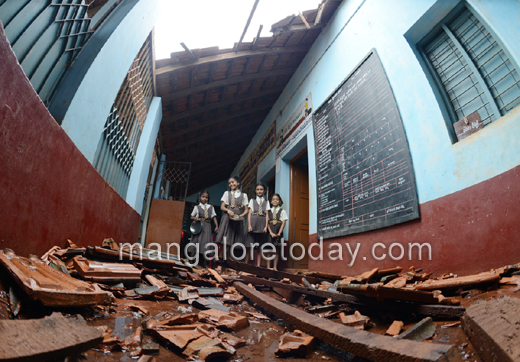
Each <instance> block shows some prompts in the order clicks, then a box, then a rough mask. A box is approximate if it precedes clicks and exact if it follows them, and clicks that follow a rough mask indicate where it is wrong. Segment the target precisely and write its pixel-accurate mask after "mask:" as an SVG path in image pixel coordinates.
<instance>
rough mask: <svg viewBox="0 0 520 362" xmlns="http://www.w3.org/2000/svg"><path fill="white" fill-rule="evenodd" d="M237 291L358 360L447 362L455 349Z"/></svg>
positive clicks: (239, 286) (245, 288)
mask: <svg viewBox="0 0 520 362" xmlns="http://www.w3.org/2000/svg"><path fill="white" fill-rule="evenodd" d="M234 286H235V288H236V289H237V290H238V291H239V292H240V293H242V294H243V295H244V296H245V297H246V298H248V299H250V300H251V301H252V302H254V303H255V304H257V305H258V306H260V307H261V308H263V309H264V310H266V311H267V312H269V313H271V314H274V315H275V316H276V317H278V318H280V319H282V320H283V321H284V322H286V323H289V324H291V325H293V326H294V327H295V328H297V329H299V330H301V331H303V332H305V333H309V334H310V335H312V336H314V337H316V338H319V339H320V340H322V341H324V342H325V343H329V344H331V345H333V346H335V347H337V348H340V349H342V350H344V351H347V352H350V353H352V354H353V355H355V356H359V357H362V358H366V359H368V360H370V361H375V362H434V361H435V362H437V361H439V362H440V361H447V360H448V358H447V355H448V352H449V351H450V350H452V349H453V345H451V344H437V343H422V342H416V341H410V340H406V339H395V338H393V337H389V336H382V335H379V334H376V333H370V332H367V331H360V330H357V329H355V328H352V327H347V326H344V325H342V324H339V323H336V322H333V321H331V320H328V319H326V318H320V317H318V316H315V315H312V314H309V313H306V312H304V311H302V310H300V309H297V308H295V307H292V306H290V305H287V304H285V303H283V302H281V301H278V300H276V299H274V298H271V297H268V296H267V295H265V294H264V293H262V292H260V291H257V290H254V289H253V288H250V287H248V286H246V285H245V284H243V283H240V282H236V283H234Z"/></svg>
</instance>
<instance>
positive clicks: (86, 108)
mask: <svg viewBox="0 0 520 362" xmlns="http://www.w3.org/2000/svg"><path fill="white" fill-rule="evenodd" d="M159 11H160V8H159V2H157V1H156V0H140V1H138V3H137V4H135V6H133V7H132V9H131V10H130V11H129V12H128V14H127V15H126V17H125V18H124V19H123V20H122V21H121V23H120V24H119V26H118V27H117V28H116V29H115V30H114V31H113V33H112V34H111V35H110V37H109V38H108V40H107V41H106V43H105V44H104V46H103V48H102V49H101V50H100V51H99V53H98V54H97V56H96V58H95V59H94V61H93V62H92V63H91V65H90V67H89V68H88V71H87V72H86V74H85V76H84V77H83V79H82V80H81V84H80V86H79V88H78V89H77V90H76V92H75V95H74V97H73V98H72V100H71V103H70V106H69V107H68V109H67V111H66V113H65V115H64V117H63V120H62V123H61V125H62V128H63V130H64V131H65V132H67V134H68V135H69V137H70V138H71V139H72V141H73V142H74V144H75V145H76V147H78V148H79V150H80V151H81V152H82V153H83V155H84V156H85V157H86V158H87V159H88V160H89V161H90V163H92V162H93V160H94V156H95V153H96V149H97V146H98V142H99V138H100V135H101V133H102V131H103V126H104V125H105V122H106V119H107V116H108V114H109V112H110V107H111V106H112V104H113V103H114V100H115V98H116V95H117V92H118V91H119V88H120V87H121V83H122V82H123V80H124V78H125V76H126V73H127V72H128V69H129V68H130V65H131V64H132V62H133V60H134V58H135V56H136V54H137V52H138V51H139V49H140V48H141V47H142V45H143V43H144V41H145V39H146V37H147V36H148V35H149V34H150V32H151V31H152V29H153V26H154V24H155V22H156V21H157V18H158V16H159ZM93 39H94V38H92V39H91V40H93ZM80 57H81V54H80Z"/></svg>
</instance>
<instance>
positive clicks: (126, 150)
mask: <svg viewBox="0 0 520 362" xmlns="http://www.w3.org/2000/svg"><path fill="white" fill-rule="evenodd" d="M151 36H152V35H151V34H150V36H149V37H148V38H147V40H146V41H145V43H144V45H143V47H142V48H141V50H140V51H139V53H138V54H137V56H136V58H135V59H134V61H133V63H132V66H131V67H130V70H129V71H128V73H127V75H126V77H125V80H124V81H123V85H122V86H121V88H120V90H119V93H118V95H117V97H116V100H115V101H114V104H113V105H112V109H111V110H110V114H109V115H108V117H107V120H106V122H105V127H104V129H103V134H102V135H101V140H100V142H99V146H98V150H97V152H96V156H95V158H94V163H93V165H94V167H95V168H96V170H97V171H98V172H99V174H100V175H101V176H103V178H104V179H105V180H106V181H107V182H108V183H109V184H110V186H112V187H113V188H115V189H116V191H117V193H118V194H119V195H121V197H123V198H124V197H126V191H127V189H128V182H129V181H130V175H131V173H132V168H133V165H134V159H135V155H136V152H137V147H138V145H139V139H140V138H141V132H142V130H143V127H144V123H145V121H146V117H147V115H148V109H149V108H150V104H151V102H152V98H153V79H152V65H153V64H152V62H153V58H152V50H151V46H152V40H151Z"/></svg>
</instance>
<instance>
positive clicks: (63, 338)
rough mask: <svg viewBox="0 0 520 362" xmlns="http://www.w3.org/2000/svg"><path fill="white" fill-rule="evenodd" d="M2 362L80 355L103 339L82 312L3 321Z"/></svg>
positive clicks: (0, 330)
mask: <svg viewBox="0 0 520 362" xmlns="http://www.w3.org/2000/svg"><path fill="white" fill-rule="evenodd" d="M0 341H2V342H1V343H0V361H38V362H39V361H44V360H48V359H51V358H58V357H66V356H68V355H77V354H80V353H82V352H84V351H87V350H89V349H90V348H92V347H94V346H96V345H97V344H99V343H100V342H102V341H103V335H102V334H101V332H100V331H98V330H97V329H96V328H94V327H89V326H88V325H87V323H86V322H85V320H84V319H83V317H81V316H80V315H77V316H74V317H70V318H65V317H64V316H63V315H62V314H61V313H53V314H52V315H51V316H50V317H45V318H43V319H28V320H2V321H0Z"/></svg>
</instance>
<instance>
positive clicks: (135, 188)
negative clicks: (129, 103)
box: [126, 97, 162, 214]
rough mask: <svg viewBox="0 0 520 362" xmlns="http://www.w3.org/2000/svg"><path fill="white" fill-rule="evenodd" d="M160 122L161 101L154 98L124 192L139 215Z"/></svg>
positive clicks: (127, 200)
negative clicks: (126, 188)
mask: <svg viewBox="0 0 520 362" xmlns="http://www.w3.org/2000/svg"><path fill="white" fill-rule="evenodd" d="M161 120H162V101H161V98H159V97H154V98H153V99H152V103H151V104H150V108H149V109H148V116H147V117H146V122H145V123H144V127H143V131H142V133H141V138H140V140H139V146H138V147H137V152H136V155H135V160H134V167H133V168H132V174H131V175H130V181H129V183H128V190H127V192H126V202H128V204H129V205H130V206H132V207H133V208H134V210H135V211H137V212H138V213H139V214H140V213H141V211H142V210H143V201H144V199H143V197H144V192H145V190H146V181H147V179H148V173H149V172H150V163H151V162H152V155H153V148H154V145H155V140H156V139H157V133H158V132H159V126H160V125H161Z"/></svg>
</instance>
